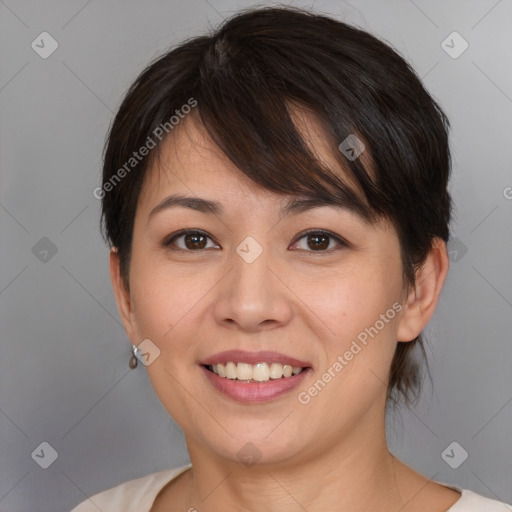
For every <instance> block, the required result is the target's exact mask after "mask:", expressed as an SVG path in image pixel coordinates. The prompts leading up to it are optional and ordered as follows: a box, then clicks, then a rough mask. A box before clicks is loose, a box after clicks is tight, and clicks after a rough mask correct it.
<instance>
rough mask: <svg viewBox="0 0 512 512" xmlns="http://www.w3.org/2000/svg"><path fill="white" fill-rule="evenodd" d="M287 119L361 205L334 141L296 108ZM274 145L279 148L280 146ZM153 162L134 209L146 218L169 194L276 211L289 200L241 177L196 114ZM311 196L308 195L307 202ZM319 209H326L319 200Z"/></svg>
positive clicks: (356, 188) (319, 159)
mask: <svg viewBox="0 0 512 512" xmlns="http://www.w3.org/2000/svg"><path fill="white" fill-rule="evenodd" d="M290 116H291V118H292V120H293V123H294V124H295V127H296V129H297V131H298V132H299V133H300V136H301V137H302V138H303V140H304V142H305V143H306V144H307V146H308V147H309V149H310V151H311V152H312V154H313V155H314V157H315V158H316V159H317V160H318V161H319V162H320V163H321V164H322V165H323V166H325V167H326V168H328V169H331V170H333V171H334V172H335V173H336V174H337V176H339V177H340V178H341V179H342V181H343V182H344V183H345V184H346V187H347V188H348V189H350V190H352V191H353V192H354V193H356V195H358V196H359V197H360V198H361V199H362V200H363V202H365V200H364V198H362V193H360V192H359V191H358V187H357V185H355V183H354V182H353V181H351V179H350V178H349V174H348V173H347V172H345V170H343V169H342V167H341V166H340V163H339V155H336V153H334V151H337V147H336V145H335V141H333V140H332V137H331V136H329V134H328V133H326V130H325V129H324V128H323V126H322V125H321V123H320V122H319V121H318V119H317V118H316V116H314V115H313V114H312V113H311V112H309V111H307V110H306V109H304V108H300V107H293V108H292V109H291V110H290ZM275 143H276V144H279V141H275ZM333 148H334V151H333ZM152 156H153V158H152V161H151V162H150V164H149V166H148V169H147V171H146V175H145V178H144V182H143V187H142V190H141V193H140V196H139V206H138V208H139V207H140V208H142V209H144V210H147V211H146V212H145V213H146V214H149V211H151V209H152V208H154V206H155V205H156V204H158V203H159V202H160V201H161V200H162V198H165V197H166V196H167V195H169V193H170V192H171V191H172V192H175V191H178V192H179V193H180V194H186V195H187V196H195V195H205V193H207V195H209V196H215V197H218V198H219V199H220V200H221V201H229V202H230V204H234V203H236V201H239V202H250V201H256V202H258V201H259V202H261V201H265V202H274V203H279V204H280V205H281V206H282V205H283V204H285V203H286V202H287V201H289V199H290V196H291V195H292V194H288V195H287V194H283V193H279V194H278V193H276V192H274V191H272V190H269V189H267V188H265V187H263V186H261V185H259V184H258V183H256V182H255V181H253V180H252V179H251V178H249V177H248V176H247V175H245V174H244V173H243V172H242V171H241V170H240V169H239V168H237V167H236V165H235V164H234V163H233V162H232V161H231V160H230V159H229V158H228V157H227V156H226V155H225V154H224V153H223V152H222V150H221V149H220V148H219V147H218V146H217V144H215V142H214V141H213V140H212V139H211V137H210V136H209V134H208V133H207V131H206V129H205V128H204V126H203V125H202V123H201V121H200V120H199V117H198V115H197V112H194V113H193V114H191V115H189V116H187V118H186V119H184V120H183V121H182V122H181V123H180V124H179V125H178V126H177V127H176V128H175V130H173V132H171V134H169V136H168V137H167V138H166V139H164V141H163V142H162V143H161V145H160V146H159V148H158V150H157V151H156V152H155V154H154V155H152ZM290 172H293V170H292V169H291V170H290ZM314 192H315V191H313V190H312V191H311V194H312V196H314V195H315V194H314ZM286 196H288V197H286ZM310 199H311V198H310ZM316 202H317V203H320V204H318V206H320V205H322V204H321V203H322V201H319V200H318V199H316ZM323 204H329V203H328V201H327V200H324V203H323Z"/></svg>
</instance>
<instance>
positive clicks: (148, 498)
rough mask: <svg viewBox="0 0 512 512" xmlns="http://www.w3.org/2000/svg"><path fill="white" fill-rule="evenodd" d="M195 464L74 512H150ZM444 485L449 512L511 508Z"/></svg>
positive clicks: (109, 493) (116, 490) (132, 484)
mask: <svg viewBox="0 0 512 512" xmlns="http://www.w3.org/2000/svg"><path fill="white" fill-rule="evenodd" d="M190 467H192V465H191V464H187V465H186V466H182V467H179V468H174V469H168V470H166V471H159V472H158V473H152V474H150V475H147V476H144V477H142V478H137V479H135V480H129V481H128V482H124V483H122V484H120V485H118V486H117V487H113V488H112V489H108V490H106V491H103V492H100V493H99V494H95V495H94V496H92V497H91V498H89V499H88V500H86V501H84V502H83V503H81V504H80V505H78V506H77V507H76V508H74V509H73V510H72V511H71V512H98V511H101V512H149V511H150V510H151V507H152V505H153V502H154V501H155V498H156V497H157V495H158V493H159V492H160V491H161V490H162V489H163V488H164V487H165V486H166V485H167V484H168V483H169V482H170V481H171V480H173V479H174V478H176V477H177V476H178V475H180V474H181V473H183V472H184V471H186V470H187V469H189V468H190ZM437 483H439V484H441V485H444V486H446V487H449V488H451V489H455V490H456V491H459V492H460V493H461V494H462V495H461V497H460V498H459V500H458V501H457V502H456V503H455V505H453V506H452V507H450V508H449V509H448V510H447V511H446V512H509V511H511V510H512V507H511V506H510V505H506V504H505V503H501V502H499V501H496V500H491V499H489V498H485V497H484V496H481V495H480V494H476V493H474V492H472V491H468V490H465V489H459V488H458V487H455V486H453V485H447V484H443V483H441V482H437Z"/></svg>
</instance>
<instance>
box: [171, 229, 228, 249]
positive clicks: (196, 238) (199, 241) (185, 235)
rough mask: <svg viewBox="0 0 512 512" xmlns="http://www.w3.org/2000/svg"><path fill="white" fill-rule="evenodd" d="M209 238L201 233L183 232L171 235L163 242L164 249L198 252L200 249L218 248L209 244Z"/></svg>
mask: <svg viewBox="0 0 512 512" xmlns="http://www.w3.org/2000/svg"><path fill="white" fill-rule="evenodd" d="M210 240H211V238H210V237H209V236H208V235H207V234H206V233H204V232H202V231H194V230H185V231H180V232H179V233H176V234H174V235H172V236H171V237H170V238H168V239H167V240H166V241H164V244H163V245H164V247H167V248H177V249H181V250H184V251H200V250H202V249H211V248H212V247H213V248H217V247H218V246H217V245H215V244H213V243H210V245H208V243H209V241H210Z"/></svg>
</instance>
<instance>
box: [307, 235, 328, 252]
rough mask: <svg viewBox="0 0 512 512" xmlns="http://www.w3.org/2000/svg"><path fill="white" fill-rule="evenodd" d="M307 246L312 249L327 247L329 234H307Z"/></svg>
mask: <svg viewBox="0 0 512 512" xmlns="http://www.w3.org/2000/svg"><path fill="white" fill-rule="evenodd" d="M306 238H307V239H308V247H309V248H310V249H312V250H313V251H318V250H323V249H327V248H328V247H329V236H327V235H308V236H307V237H306Z"/></svg>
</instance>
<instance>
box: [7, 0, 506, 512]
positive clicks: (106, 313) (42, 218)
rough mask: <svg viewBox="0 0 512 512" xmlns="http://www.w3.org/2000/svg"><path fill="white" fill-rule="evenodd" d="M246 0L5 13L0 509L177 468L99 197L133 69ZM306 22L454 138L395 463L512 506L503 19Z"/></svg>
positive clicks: (425, 6)
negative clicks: (413, 383) (370, 48)
mask: <svg viewBox="0 0 512 512" xmlns="http://www.w3.org/2000/svg"><path fill="white" fill-rule="evenodd" d="M251 4H252V2H248V1H247V2H244V1H235V0H209V1H206V0H187V1H186V2H178V1H166V2H164V1H158V0H152V1H145V2H142V1H135V2H130V3H128V2H122V1H121V0H115V1H114V0H111V1H104V2H102V1H100V0H92V1H84V0H81V1H67V2H57V1H53V2H51V1H45V2H42V1H39V0H38V1H35V0H32V1H16V0H5V1H0V34H1V35H0V37H1V40H0V49H1V56H2V67H1V75H0V105H1V116H0V130H1V133H0V140H1V152H0V158H1V160H0V163H1V190H0V215H1V249H0V250H1V254H0V258H1V260H0V261H1V270H0V321H1V357H0V388H1V395H0V436H1V437H0V474H1V479H0V510H2V511H3V512H27V511H34V512H35V511H46V512H47V511H50V510H51V511H55V512H64V511H66V510H69V509H71V508H72V507H73V506H74V505H76V504H77V503H78V502H80V501H82V500H84V499H85V498H86V497H87V496H89V495H91V494H93V493H96V492H98V491H100V490H103V489H105V488H107V487H110V486H113V485H116V484H118V483H119V482H122V481H125V480H127V479H131V478H135V477H139V476H142V475H145V474H147V473H150V472H154V471H158V470H162V469H165V468H169V467H174V466H179V465H182V464H184V463H186V462H188V458H187V452H186V447H185V445H184V442H183V435H182V433H181V431H180V429H179V428H178V427H177V426H176V425H175V424H174V423H173V422H172V420H171V419H170V418H169V417H168V416H167V413H166V412H165V411H164V409H163V407H162V406H161V405H160V403H159V401H158V399H157V398H156V396H155V395H154V392H153V390H152V388H151V385H150V383H149V381H148V379H147V376H146V372H145V370H144V368H143V367H142V366H141V365H140V366H139V368H137V370H135V371H132V370H129V369H128V359H129V356H130V344H129V342H128V340H127V338H126V336H125V333H124V331H123V329H122V327H121V325H120V323H119V317H118V313H117V307H116V304H115V302H114V297H113V294H112V292H111V288H110V282H109V276H108V249H107V248H106V246H105V245H104V244H103V242H102V239H101V237H100V235H99V231H98V221H99V206H100V204H99V201H98V200H96V199H95V198H94V197H93V194H92V191H93V189H94V188H95V187H96V186H98V183H99V172H100V171H99V170H100V165H101V150H102V145H103V140H104V136H105V133H106V130H107V128H108V126H109V122H110V120H111V119H112V113H113V111H115V109H116V107H117V106H118V105H119V102H120V98H121V96H122V94H123V92H124V91H125V89H126V88H127V87H128V85H129V84H130V83H131V82H132V80H134V79H135V77H136V76H137V74H138V72H139V71H140V70H141V69H142V68H143V66H145V65H146V63H148V61H149V60H150V59H152V58H154V57H155V56H157V55H159V54H160V53H161V52H163V51H164V50H165V49H166V48H167V47H169V46H170V45H173V44H176V43H178V42H179V41H180V40H182V39H183V38H185V37H188V36H191V35H195V34H198V33H199V32H201V31H204V30H206V29H208V27H209V26H211V25H213V26H215V25H216V24H217V23H218V22H219V21H220V20H222V19H223V18H224V17H225V16H227V15H229V14H232V13H233V12H234V11H236V10H237V9H239V8H242V7H248V6H250V5H251ZM292 4H293V5H298V6H306V7H307V6H311V5H312V2H292ZM314 8H315V10H318V11H323V12H326V13H330V14H331V15H333V16H336V17H339V18H340V19H342V20H345V21H348V22H350V23H353V24H356V25H359V26H361V27H362V28H364V29H367V30H369V31H371V32H372V33H374V34H376V35H378V36H380V37H382V38H384V39H385V40H387V41H388V42H390V43H391V44H392V45H393V46H394V47H395V48H396V49H398V50H399V51H400V52H401V53H402V54H403V55H404V56H405V57H406V58H407V59H408V60H409V61H410V62H411V63H412V65H413V66H414V68H415V69H416V70H417V72H418V74H419V75H420V76H421V77H423V79H424V82H425V84H426V86H427V88H428V89H429V90H430V91H431V93H432V94H433V95H434V96H435V97H436V98H437V99H438V100H439V101H440V103H441V105H442V106H443V107H444V109H445V111H446V112H447V114H448V116H449V118H450V120H451V123H452V148H453V157H454V171H453V178H452V181H451V191H452V194H453V198H454V201H455V203H456V210H455V218H454V221H453V224H452V229H453V233H454V236H455V237H456V240H455V241H454V243H452V244H451V258H452V266H451V269H450V274H449V277H448V280H447V283H446V285H445V289H444V290H443V294H442V298H441V302H440V305H439V307H438V310H437V312H436V315H435V317H434V319H433V320H432V322H431V323H430V324H429V327H428V333H429V336H430V340H431V341H430V344H429V345H428V352H429V356H430V361H431V370H432V377H433V382H434V387H433V388H432V387H431V386H430V385H428V384H427V386H426V388H425V392H424V394H423V399H422V400H421V402H420V403H419V404H418V406H417V407H416V408H415V409H413V410H411V411H402V412H401V414H400V415H399V416H398V417H396V418H394V419H393V418H390V433H389V441H390V446H391V449H392V450H393V451H394V452H395V454H396V455H397V456H398V457H400V458H402V459H403V460H404V461H405V462H406V463H408V464H410V465H412V466H413V467H414V468H415V469H417V470H418V471H420V472H422V473H424V474H425V475H427V476H429V477H432V478H434V479H435V480H438V481H442V482H446V483H452V484H455V485H459V486H461V487H464V488H470V489H473V490H474V491H477V492H480V493H482V494H484V495H487V496H490V497H493V498H495V499H500V500H503V501H508V502H512V471H511V466H512V464H511V461H512V443H511V427H512V403H511V402H512V372H511V371H510V368H511V366H510V361H511V360H512V343H511V334H510V333H511V332H512V315H511V309H512V292H511V290H512V273H511V272H510V262H511V261H512V258H511V256H512V237H511V236H510V235H511V233H512V230H511V228H512V222H511V218H512V216H511V212H512V200H511V197H512V188H510V187H512V172H511V162H512V143H511V140H512V139H511V128H512V116H511V114H512V71H511V66H510V62H511V57H512V31H511V30H510V27H511V26H512V4H511V2H510V1H509V0H501V1H496V0H480V1H466V0H464V1H462V0H460V1H444V0H438V1H421V0H415V1H414V2H413V1H407V0H396V1H386V2H382V1H377V0H353V2H352V3H348V2H339V1H317V2H316V3H315V6H314ZM43 31H47V32H49V33H50V34H51V36H52V37H53V38H55V40H56V41H57V42H58V45H59V46H58V49H57V50H56V51H55V52H54V53H53V54H52V55H51V56H49V57H48V58H47V59H43V58H41V57H40V56H39V55H38V54H37V53H36V52H35V51H34V50H33V49H32V48H31V42H32V41H33V40H34V39H36V37H37V36H38V35H39V34H40V33H41V32H43ZM453 31H457V32H459V33H460V34H461V36H462V37H463V38H464V39H465V40H467V42H468V43H469V48H468V49H467V50H466V51H465V52H464V53H463V54H462V55H460V56H459V57H458V58H456V59H454V58H452V57H450V56H449V55H448V54H447V53H446V52H445V51H444V49H443V48H442V46H441V43H442V41H443V40H444V39H445V38H446V37H447V36H448V35H449V34H450V33H451V32H453ZM36 42H37V41H36ZM459 43H460V42H456V43H453V44H452V43H449V44H450V45H452V46H454V47H455V50H457V48H460V45H459ZM46 48H48V46H46ZM507 187H508V188H507ZM43 237H47V238H48V239H49V240H51V242H52V243H53V244H54V245H55V247H56V249H57V252H56V254H54V255H52V252H51V246H50V245H49V244H48V241H47V240H43V241H42V242H39V245H36V247H35V249H33V247H34V246H35V244H36V243H38V241H39V240H40V239H41V238H43ZM44 250H47V251H49V252H48V253H47V254H45V253H44V252H43V251H44ZM45 259H46V261H45ZM41 260H42V261H41ZM453 441H456V442H458V443H459V444H460V445H461V446H462V447H463V448H464V449H465V450H466V451H467V452H468V453H469V458H468V459H467V460H466V461H465V462H464V463H463V464H462V465H460V467H458V469H452V468H451V467H450V466H449V465H448V464H447V463H446V462H445V461H444V460H443V458H442V456H441V453H442V452H443V450H444V449H445V448H446V447H447V446H448V445H449V444H450V443H452V442H453ZM42 442H47V443H49V444H50V445H51V446H52V447H53V448H54V449H55V450H56V451H57V453H58V458H57V459H56V460H55V462H54V463H53V464H52V465H51V466H50V467H49V468H47V469H42V468H41V467H40V466H39V465H38V463H36V459H37V457H34V458H32V457H31V454H32V453H33V451H34V450H36V449H37V448H38V447H39V445H40V444H41V443H42ZM43 448H44V447H43ZM36 453H40V449H39V451H37V450H36ZM453 453H454V457H455V458H460V457H461V453H462V452H461V451H460V449H459V448H456V449H455V451H454V452H453ZM44 457H49V451H48V449H47V450H46V452H45V456H44ZM44 457H40V458H39V459H37V460H38V461H39V462H40V461H41V460H42V458H44ZM47 461H48V459H47Z"/></svg>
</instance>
